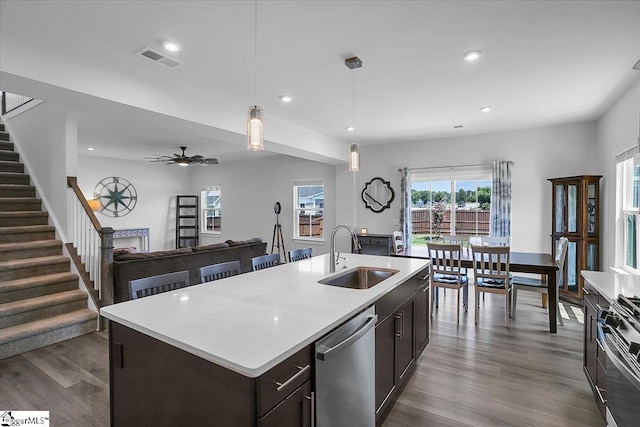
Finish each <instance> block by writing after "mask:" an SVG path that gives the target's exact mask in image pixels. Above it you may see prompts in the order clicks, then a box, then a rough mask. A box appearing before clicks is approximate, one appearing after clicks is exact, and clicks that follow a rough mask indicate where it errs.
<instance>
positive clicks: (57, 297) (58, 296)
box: [0, 289, 88, 316]
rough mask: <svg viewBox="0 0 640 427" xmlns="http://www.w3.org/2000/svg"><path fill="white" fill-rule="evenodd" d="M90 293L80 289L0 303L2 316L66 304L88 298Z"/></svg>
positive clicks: (0, 314)
mask: <svg viewBox="0 0 640 427" xmlns="http://www.w3.org/2000/svg"><path fill="white" fill-rule="evenodd" d="M87 296H88V294H87V293H86V292H85V291H82V290H80V289H74V290H71V291H64V292H57V293H55V294H49V295H42V296H39V297H34V298H28V299H23V300H20V301H14V302H7V303H4V304H0V316H11V315H15V314H17V313H24V312H26V311H31V310H37V309H39V308H44V307H49V306H54V305H60V304H65V303H68V302H71V301H79V300H86V299H87Z"/></svg>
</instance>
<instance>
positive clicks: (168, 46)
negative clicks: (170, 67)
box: [162, 40, 182, 52]
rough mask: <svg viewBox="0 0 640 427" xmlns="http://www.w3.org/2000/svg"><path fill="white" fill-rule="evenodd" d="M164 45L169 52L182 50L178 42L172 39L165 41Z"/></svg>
mask: <svg viewBox="0 0 640 427" xmlns="http://www.w3.org/2000/svg"><path fill="white" fill-rule="evenodd" d="M162 47H163V48H164V50H166V51H167V52H180V50H181V49H182V48H181V47H180V45H179V44H178V43H176V42H172V41H171V40H165V41H163V42H162Z"/></svg>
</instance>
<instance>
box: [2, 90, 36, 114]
mask: <svg viewBox="0 0 640 427" xmlns="http://www.w3.org/2000/svg"><path fill="white" fill-rule="evenodd" d="M0 96H1V98H2V99H1V100H0V104H1V105H2V110H0V111H1V113H2V115H3V116H4V115H5V114H7V113H10V112H12V111H13V110H15V109H16V108H19V107H22V106H23V105H24V104H26V103H27V102H31V101H33V98H29V97H28V96H24V95H18V94H15V93H10V92H5V91H2V93H1V94H0Z"/></svg>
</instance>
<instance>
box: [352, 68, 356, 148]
mask: <svg viewBox="0 0 640 427" xmlns="http://www.w3.org/2000/svg"><path fill="white" fill-rule="evenodd" d="M352 76H353V117H352V123H353V124H352V125H351V126H353V134H352V136H353V142H354V143H355V142H356V70H355V68H354V69H353V70H352Z"/></svg>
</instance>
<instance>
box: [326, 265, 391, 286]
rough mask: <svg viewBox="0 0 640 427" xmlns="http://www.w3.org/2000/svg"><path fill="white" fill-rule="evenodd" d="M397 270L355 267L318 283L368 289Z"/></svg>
mask: <svg viewBox="0 0 640 427" xmlns="http://www.w3.org/2000/svg"><path fill="white" fill-rule="evenodd" d="M398 271H399V270H393V269H390V268H376V267H356V268H352V269H351V270H347V271H345V272H343V273H338V274H335V275H333V276H329V277H327V278H326V279H322V280H319V281H318V283H321V284H323V285H329V286H339V287H341V288H351V289H369V288H372V287H374V286H375V285H377V284H378V283H380V282H382V281H383V280H384V279H388V278H389V277H391V276H393V275H394V274H396V273H397V272H398Z"/></svg>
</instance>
